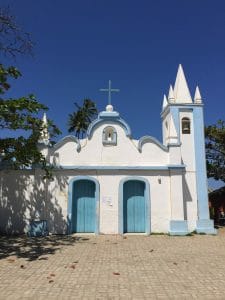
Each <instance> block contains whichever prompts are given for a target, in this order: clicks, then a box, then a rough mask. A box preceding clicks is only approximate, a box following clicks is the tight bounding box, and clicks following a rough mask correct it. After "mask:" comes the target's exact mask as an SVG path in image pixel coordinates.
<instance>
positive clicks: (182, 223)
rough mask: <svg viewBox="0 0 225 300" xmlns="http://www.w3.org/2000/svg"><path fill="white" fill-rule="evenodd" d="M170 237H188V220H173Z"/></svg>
mask: <svg viewBox="0 0 225 300" xmlns="http://www.w3.org/2000/svg"><path fill="white" fill-rule="evenodd" d="M169 234H170V235H187V234H188V225H187V221H186V220H171V221H170V231H169Z"/></svg>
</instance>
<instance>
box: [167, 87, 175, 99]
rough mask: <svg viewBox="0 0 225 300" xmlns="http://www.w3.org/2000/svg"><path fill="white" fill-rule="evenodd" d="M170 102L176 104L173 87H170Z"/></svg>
mask: <svg viewBox="0 0 225 300" xmlns="http://www.w3.org/2000/svg"><path fill="white" fill-rule="evenodd" d="M168 101H169V103H174V102H175V97H174V92H173V87H172V85H170V89H169V95H168Z"/></svg>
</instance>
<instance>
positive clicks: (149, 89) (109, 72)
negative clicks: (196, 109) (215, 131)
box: [1, 0, 225, 140]
mask: <svg viewBox="0 0 225 300" xmlns="http://www.w3.org/2000/svg"><path fill="white" fill-rule="evenodd" d="M1 4H2V5H9V6H10V7H11V11H12V13H13V14H14V15H16V16H17V21H18V23H19V24H21V25H22V26H23V27H24V29H25V30H26V31H28V32H30V33H31V34H32V38H33V40H34V42H35V43H36V45H35V48H34V55H35V57H34V58H27V57H26V58H18V59H17V61H16V62H13V61H11V62H10V63H11V64H14V65H15V64H16V65H17V66H18V67H19V69H20V70H21V71H22V73H23V77H22V78H21V79H20V80H17V82H15V84H14V85H13V87H14V88H13V90H12V92H11V94H10V95H12V96H17V97H18V96H23V95H26V94H29V93H31V92H32V93H34V94H35V95H36V96H37V98H38V99H39V101H40V102H42V103H44V104H46V105H47V106H48V107H49V112H48V116H49V118H51V119H53V120H54V121H55V123H56V124H57V125H58V126H59V127H60V129H61V131H62V132H63V135H65V134H67V120H68V114H69V113H70V112H72V111H73V109H74V105H73V103H74V102H80V103H81V101H82V99H83V98H85V97H90V98H91V99H93V100H94V101H95V102H96V103H97V106H98V108H99V110H103V109H104V108H105V105H106V104H107V95H106V94H104V93H100V92H99V88H104V87H106V86H107V84H108V80H109V79H111V80H112V85H113V87H114V88H119V89H120V93H116V94H114V95H113V97H112V102H113V105H114V108H115V109H116V110H117V111H119V112H120V113H121V115H122V117H123V118H124V119H125V120H126V121H127V122H128V124H129V125H130V126H131V129H132V133H133V136H134V137H135V138H139V137H141V136H143V135H146V134H149V135H152V136H155V137H156V138H158V139H159V140H161V120H160V112H161V105H162V99H163V94H164V93H166V94H167V93H168V89H169V84H170V83H172V84H174V81H175V76H176V72H177V67H178V64H179V63H181V64H182V65H183V68H184V71H185V75H186V78H187V81H188V84H189V88H190V91H191V93H192V96H193V93H194V90H195V86H196V85H197V84H198V85H199V87H200V91H201V94H202V97H203V100H204V104H205V123H206V124H212V123H215V122H216V121H217V120H218V119H225V113H224V111H225V104H224V102H225V1H224V0H215V1H212V0H198V1H196V0H183V1H181V0H170V1H167V0H157V1H153V0H139V1H137V0H136V1H134V0H120V1H119V0H113V1H111V0H95V1H94V0H76V1H72V0H65V1H59V0H54V1H53V0H48V1H46V0H38V1H30V0H20V1H15V0H8V1H7V0H2V1H1Z"/></svg>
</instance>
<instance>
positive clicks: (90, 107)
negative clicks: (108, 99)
mask: <svg viewBox="0 0 225 300" xmlns="http://www.w3.org/2000/svg"><path fill="white" fill-rule="evenodd" d="M74 104H75V106H76V111H75V112H73V113H72V114H69V122H68V125H69V129H68V131H69V132H75V135H76V137H77V138H83V137H84V134H86V132H87V129H88V126H89V124H90V123H91V122H92V120H93V119H94V118H95V117H96V116H97V114H98V110H97V108H96V104H95V103H94V102H93V101H92V100H90V99H84V100H83V105H82V106H80V105H79V104H77V103H74Z"/></svg>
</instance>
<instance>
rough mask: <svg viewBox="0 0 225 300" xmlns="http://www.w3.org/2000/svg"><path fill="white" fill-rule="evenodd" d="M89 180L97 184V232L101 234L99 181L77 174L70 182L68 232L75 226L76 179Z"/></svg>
mask: <svg viewBox="0 0 225 300" xmlns="http://www.w3.org/2000/svg"><path fill="white" fill-rule="evenodd" d="M80 180H88V181H91V182H93V183H94V184H95V201H96V206H95V207H96V211H95V230H94V232H95V234H99V182H98V181H97V180H96V179H95V178H93V177H90V176H76V177H73V178H72V179H71V180H70V182H69V195H68V210H67V211H68V214H67V232H68V234H71V233H72V232H73V228H74V224H73V222H74V220H73V219H74V218H73V215H72V214H73V198H74V197H73V195H74V192H73V189H74V184H75V182H76V181H80Z"/></svg>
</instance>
